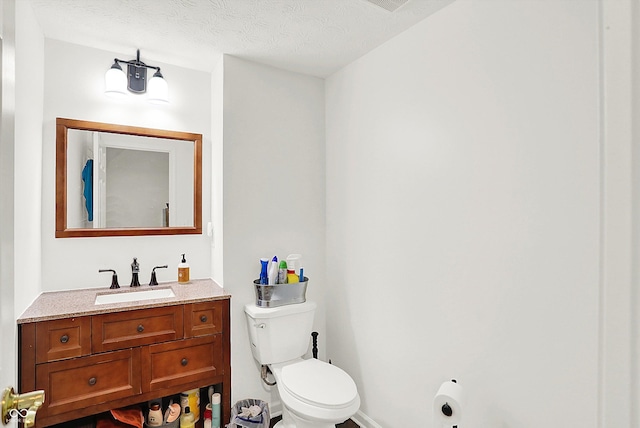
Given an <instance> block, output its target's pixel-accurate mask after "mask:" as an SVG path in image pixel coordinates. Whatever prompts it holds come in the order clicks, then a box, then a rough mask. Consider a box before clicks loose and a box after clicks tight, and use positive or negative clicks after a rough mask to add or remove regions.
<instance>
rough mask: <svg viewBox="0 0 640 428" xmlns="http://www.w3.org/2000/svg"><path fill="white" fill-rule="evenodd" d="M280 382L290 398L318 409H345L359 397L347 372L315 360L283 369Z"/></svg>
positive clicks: (303, 361)
mask: <svg viewBox="0 0 640 428" xmlns="http://www.w3.org/2000/svg"><path fill="white" fill-rule="evenodd" d="M280 382H281V386H282V388H284V389H285V390H286V391H287V392H288V393H289V394H291V396H293V397H294V398H296V399H298V400H300V401H302V402H303V403H306V404H309V405H312V406H315V407H320V408H325V409H342V408H345V407H349V406H352V405H353V403H354V400H356V399H357V398H358V390H357V388H356V384H355V382H354V381H353V379H351V377H350V376H349V375H348V374H347V373H346V372H345V371H343V370H342V369H340V368H338V367H336V366H334V365H331V364H328V363H325V362H322V361H319V360H316V359H309V360H300V361H298V362H295V363H292V364H288V365H286V366H284V367H282V371H281V373H280ZM358 401H359V400H358Z"/></svg>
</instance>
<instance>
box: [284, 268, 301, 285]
mask: <svg viewBox="0 0 640 428" xmlns="http://www.w3.org/2000/svg"><path fill="white" fill-rule="evenodd" d="M287 282H288V283H289V284H295V283H297V282H300V280H299V278H298V275H297V274H296V271H295V270H293V268H287Z"/></svg>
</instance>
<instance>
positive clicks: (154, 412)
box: [147, 401, 162, 427]
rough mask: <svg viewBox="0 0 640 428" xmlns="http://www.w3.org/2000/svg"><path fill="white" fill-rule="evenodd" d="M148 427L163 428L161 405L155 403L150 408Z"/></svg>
mask: <svg viewBox="0 0 640 428" xmlns="http://www.w3.org/2000/svg"><path fill="white" fill-rule="evenodd" d="M147 425H149V426H150V427H159V426H162V409H161V408H160V403H158V402H155V401H154V402H153V403H151V405H150V406H149V415H148V417H147Z"/></svg>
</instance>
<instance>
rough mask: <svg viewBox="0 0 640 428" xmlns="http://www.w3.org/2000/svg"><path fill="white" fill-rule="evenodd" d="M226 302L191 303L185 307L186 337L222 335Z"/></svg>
mask: <svg viewBox="0 0 640 428" xmlns="http://www.w3.org/2000/svg"><path fill="white" fill-rule="evenodd" d="M224 308H225V302H223V301H217V302H203V303H191V304H189V305H185V307H184V335H185V337H197V336H206V335H208V334H217V333H222V327H223V326H222V319H223V317H222V313H223V311H224Z"/></svg>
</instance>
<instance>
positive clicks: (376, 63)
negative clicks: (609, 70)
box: [326, 0, 601, 428]
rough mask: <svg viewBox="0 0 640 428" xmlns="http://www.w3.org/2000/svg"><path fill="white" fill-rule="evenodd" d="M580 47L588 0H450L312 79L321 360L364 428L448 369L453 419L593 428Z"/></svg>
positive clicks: (592, 111)
mask: <svg viewBox="0 0 640 428" xmlns="http://www.w3.org/2000/svg"><path fill="white" fill-rule="evenodd" d="M598 54H599V52H598V3H597V2H596V1H589V0H587V1H581V2H575V1H557V2H539V1H526V0H523V1H517V2H514V1H508V0H495V1H464V0H459V1H457V2H455V3H453V4H452V5H450V6H448V7H446V8H445V9H443V10H441V11H439V12H438V13H437V14H435V15H433V16H432V17H430V18H428V19H426V20H425V21H423V22H421V23H419V24H417V25H416V26H414V27H412V28H411V29H409V30H408V31H406V32H405V33H403V34H401V35H399V36H398V37H396V38H394V39H392V40H391V41H389V42H388V43H386V44H384V45H383V46H381V47H379V48H377V49H375V50H374V51H372V52H371V53H369V54H368V55H366V56H364V57H362V58H360V59H359V60H357V61H355V62H354V63H352V64H350V65H349V66H347V67H345V68H344V69H343V70H341V71H339V72H338V73H336V74H335V75H333V76H331V77H330V78H329V79H328V80H327V91H326V120H327V148H326V150H327V152H326V156H327V169H326V174H327V266H329V267H330V272H331V281H328V282H327V286H326V288H327V296H330V304H327V308H326V311H327V314H326V316H327V336H328V338H329V349H328V356H329V357H330V358H332V360H333V362H334V363H336V364H337V365H338V366H341V367H343V368H345V369H346V370H347V372H349V373H350V374H351V375H352V376H353V377H354V378H355V380H356V383H357V385H358V388H359V391H360V393H361V396H362V398H363V404H362V407H361V410H362V412H364V414H365V415H367V416H368V417H369V418H371V419H372V420H373V421H375V423H377V424H379V425H380V426H382V427H399V426H415V425H416V421H420V422H419V424H420V426H431V418H432V409H431V402H432V399H433V396H434V394H435V393H436V391H437V389H438V387H439V386H440V384H441V383H442V382H443V381H445V380H447V379H449V378H454V377H455V378H457V379H459V382H460V383H461V384H462V385H463V387H464V388H465V390H466V393H467V396H468V401H467V405H466V409H465V412H466V414H465V424H464V426H476V427H518V428H527V427H531V428H534V427H535V428H538V427H543V426H554V427H560V426H581V427H596V426H598V425H597V423H598V412H599V407H598V404H599V402H598V383H599V360H598V357H599V336H598V335H599V265H600V262H601V260H600V258H599V252H600V240H599V239H600V157H599V151H600V145H599V126H598V124H599V119H600V116H599V104H598V95H599V79H598V78H599V62H598V58H599V57H598ZM328 301H329V300H328ZM423 421H426V422H423ZM461 426H462V425H461Z"/></svg>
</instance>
